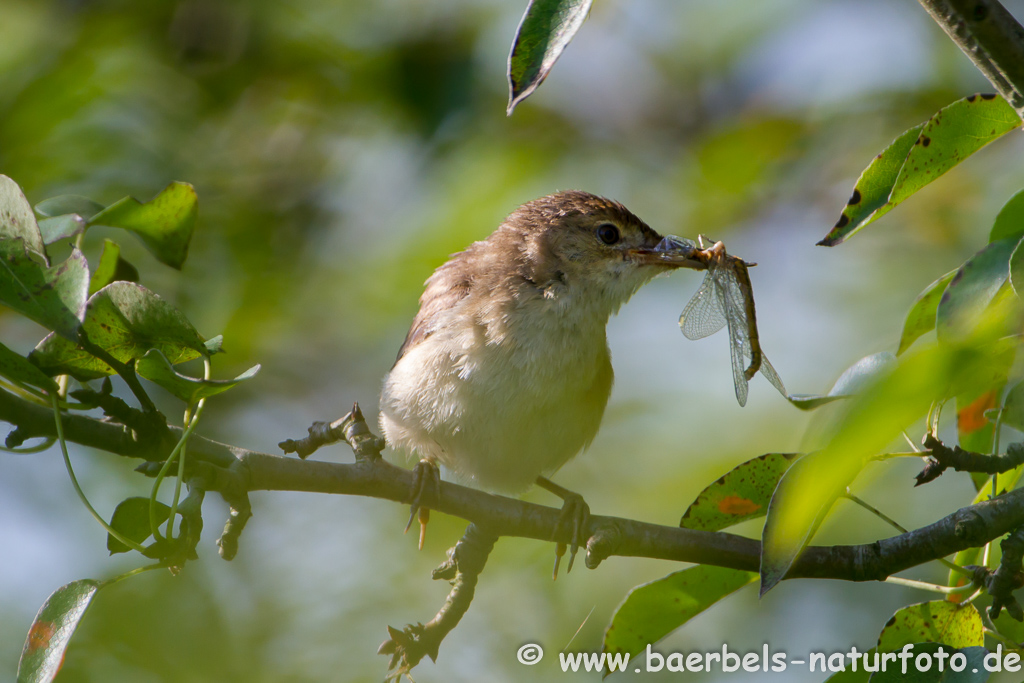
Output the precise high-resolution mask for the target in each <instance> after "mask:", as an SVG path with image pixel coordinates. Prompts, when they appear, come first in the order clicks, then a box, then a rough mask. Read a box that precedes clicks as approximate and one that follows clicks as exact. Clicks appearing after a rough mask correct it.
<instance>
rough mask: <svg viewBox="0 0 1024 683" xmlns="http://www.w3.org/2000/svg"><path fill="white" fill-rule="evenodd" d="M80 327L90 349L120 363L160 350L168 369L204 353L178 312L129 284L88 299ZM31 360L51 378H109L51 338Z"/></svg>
mask: <svg viewBox="0 0 1024 683" xmlns="http://www.w3.org/2000/svg"><path fill="white" fill-rule="evenodd" d="M82 327H83V329H84V330H85V332H86V334H87V335H88V337H89V340H90V341H91V342H92V343H94V344H96V345H97V346H100V347H102V348H103V349H105V350H106V351H107V352H108V353H109V354H110V355H112V356H113V357H114V358H116V359H117V360H119V361H121V362H122V363H126V362H129V361H132V360H137V359H139V358H142V357H143V356H144V355H146V352H147V351H149V350H150V349H159V350H160V351H161V352H162V353H163V354H164V355H165V356H166V357H167V358H168V359H169V360H170V361H171V362H172V363H183V362H185V361H187V360H192V359H193V358H198V357H199V356H201V355H203V354H205V353H206V346H204V345H203V340H202V338H201V337H200V336H199V333H198V332H196V330H195V328H194V327H193V326H192V323H190V322H189V321H188V320H187V319H186V318H185V316H184V315H182V314H181V312H180V311H178V309H176V308H175V307H174V306H171V305H170V304H169V303H167V302H166V301H164V300H163V299H161V298H160V297H158V296H157V295H156V294H154V293H153V292H151V291H149V290H148V289H146V288H145V287H143V286H142V285H137V284H134V283H131V282H114V283H111V284H109V285H107V286H106V287H104V288H103V289H101V290H100V291H98V292H96V293H95V294H93V295H92V296H91V297H89V302H88V304H87V305H86V312H85V321H84V323H83V324H82ZM31 357H32V360H33V361H35V363H36V364H37V365H39V367H40V368H42V370H43V371H44V372H47V373H49V374H52V375H58V374H70V375H73V376H75V377H76V378H78V379H81V380H88V379H96V378H97V377H102V376H104V375H109V374H111V373H112V372H113V370H111V368H110V366H108V365H107V364H106V363H104V362H103V361H101V360H100V359H98V358H96V357H95V356H93V355H91V354H89V353H88V352H86V351H84V350H82V349H80V348H78V347H77V346H76V345H75V344H73V343H71V342H69V341H67V340H65V339H62V338H60V337H57V336H55V335H52V334H51V335H49V336H47V337H46V338H45V339H43V341H41V342H40V343H39V345H38V346H36V348H35V350H34V351H33V352H32V356H31Z"/></svg>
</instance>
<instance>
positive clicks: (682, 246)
mask: <svg viewBox="0 0 1024 683" xmlns="http://www.w3.org/2000/svg"><path fill="white" fill-rule="evenodd" d="M702 255H703V254H702V253H701V250H700V249H698V248H697V245H695V244H694V243H693V242H690V241H689V240H684V239H681V238H679V237H676V236H675V235H669V236H667V237H664V238H662V240H661V241H660V242H658V244H657V245H656V246H655V247H654V248H653V249H648V248H641V249H630V250H629V256H630V258H631V259H633V260H634V261H635V262H637V263H640V264H644V265H651V266H665V267H668V268H692V269H693V270H707V268H708V265H707V259H706V258H701V256H702Z"/></svg>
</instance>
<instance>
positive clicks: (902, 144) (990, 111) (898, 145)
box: [818, 95, 1021, 247]
mask: <svg viewBox="0 0 1024 683" xmlns="http://www.w3.org/2000/svg"><path fill="white" fill-rule="evenodd" d="M1020 125H1021V120H1020V117H1019V116H1017V113H1016V112H1015V111H1014V110H1013V107H1011V106H1010V105H1009V103H1007V101H1006V100H1004V99H1003V98H1001V97H997V96H995V95H971V96H970V97H965V98H964V99H961V100H957V101H956V102H953V103H952V104H950V105H948V106H946V107H943V108H942V109H940V110H939V111H938V112H936V113H935V115H934V116H932V117H931V118H930V119H928V121H927V122H926V123H925V124H924V127H923V128H922V127H915V128H911V129H910V130H908V131H906V132H905V133H903V134H902V135H901V136H900V137H898V138H897V139H896V140H895V141H894V142H893V143H892V144H891V145H889V147H888V148H886V150H885V151H884V152H882V154H881V155H879V156H878V157H876V158H875V161H873V162H872V163H871V164H870V165H869V166H868V167H867V169H865V170H864V173H862V174H861V177H860V179H859V180H858V181H857V187H856V188H855V189H854V193H853V196H852V197H851V198H850V203H849V204H847V206H846V208H845V209H844V210H843V213H842V215H841V216H840V217H839V222H838V223H836V225H835V227H834V228H832V230H831V231H830V232H829V233H828V235H826V236H825V239H823V240H822V241H821V242H819V243H818V244H821V245H824V246H829V247H831V246H834V245H836V244H839V243H841V242H843V241H844V240H846V239H847V238H848V237H850V235H852V234H854V233H855V232H857V231H858V230H860V229H861V228H863V227H864V226H865V225H867V224H869V223H871V222H873V221H875V220H877V219H878V218H880V217H881V216H883V215H885V214H886V213H887V212H888V211H889V210H890V209H892V208H893V207H894V206H896V205H897V204H899V203H901V202H902V201H904V200H905V199H907V198H908V197H910V195H912V194H914V193H915V192H917V191H918V190H920V189H921V188H922V187H924V186H925V185H927V184H928V183H930V182H932V181H933V180H935V179H936V178H938V177H939V176H941V175H942V174H943V173H945V172H946V171H948V170H949V169H951V168H953V167H954V166H956V165H957V164H959V163H960V162H961V161H963V160H964V159H966V158H967V157H969V156H970V155H972V154H974V153H975V152H977V151H978V150H979V149H981V148H982V147H984V146H985V145H987V144H988V143H990V142H992V141H993V140H995V139H996V138H998V137H1000V136H1002V135H1004V134H1006V133H1008V132H1010V131H1011V130H1013V129H1014V128H1018V127H1019V126H1020ZM917 130H920V133H919V134H916V135H915V131H917ZM908 142H909V143H910V144H909V146H908ZM897 165H898V167H899V173H898V174H895V175H894V174H893V170H894V169H895V168H896V167H897Z"/></svg>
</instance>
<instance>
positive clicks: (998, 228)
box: [988, 190, 1024, 242]
mask: <svg viewBox="0 0 1024 683" xmlns="http://www.w3.org/2000/svg"><path fill="white" fill-rule="evenodd" d="M1021 237H1024V190H1021V191H1019V192H1018V193H1017V194H1015V195H1013V196H1012V197H1010V201H1008V202H1006V204H1004V205H1003V208H1001V209H1000V210H999V215H997V216H996V222H995V223H993V224H992V232H990V233H989V236H988V241H989V242H998V241H999V240H1002V239H1008V238H1015V239H1017V240H1020V238H1021Z"/></svg>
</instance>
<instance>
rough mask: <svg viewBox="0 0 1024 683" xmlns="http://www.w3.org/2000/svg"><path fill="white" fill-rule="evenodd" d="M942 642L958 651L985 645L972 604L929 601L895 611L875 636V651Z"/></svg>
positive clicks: (979, 618)
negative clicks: (876, 649)
mask: <svg viewBox="0 0 1024 683" xmlns="http://www.w3.org/2000/svg"><path fill="white" fill-rule="evenodd" d="M926 642H927V643H942V644H943V645H949V646H950V647H955V648H962V647H972V646H977V645H984V644H985V637H984V625H983V624H982V621H981V615H980V614H979V613H978V610H977V609H976V608H975V607H974V605H970V604H968V605H962V606H961V605H955V604H953V603H951V602H947V601H945V600H933V601H931V602H922V603H919V604H917V605H910V606H908V607H904V608H902V609H900V610H897V612H896V614H894V615H893V618H892V619H891V620H890V621H889V623H888V624H886V626H885V628H883V629H882V632H881V633H880V634H879V635H878V649H879V651H881V652H894V651H896V650H899V649H900V648H902V647H903V646H904V645H906V644H908V643H926Z"/></svg>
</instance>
